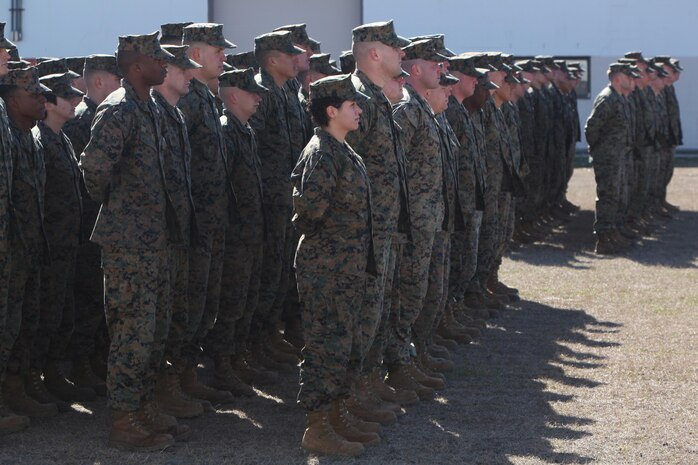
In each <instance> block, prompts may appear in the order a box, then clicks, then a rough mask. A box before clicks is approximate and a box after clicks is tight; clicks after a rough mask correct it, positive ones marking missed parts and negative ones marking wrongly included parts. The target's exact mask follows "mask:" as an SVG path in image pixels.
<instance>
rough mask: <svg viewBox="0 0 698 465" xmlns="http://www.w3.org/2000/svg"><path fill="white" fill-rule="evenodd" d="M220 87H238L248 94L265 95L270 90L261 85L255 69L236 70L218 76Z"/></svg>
mask: <svg viewBox="0 0 698 465" xmlns="http://www.w3.org/2000/svg"><path fill="white" fill-rule="evenodd" d="M218 86H219V87H237V88H240V89H242V90H246V91H247V92H253V93H255V94H263V93H265V92H268V91H269V89H267V88H266V87H264V86H263V85H261V84H259V83H258V82H257V81H256V80H255V78H254V69H252V68H247V69H234V70H232V71H226V72H225V73H223V74H221V75H220V76H218Z"/></svg>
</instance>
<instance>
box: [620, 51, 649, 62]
mask: <svg viewBox="0 0 698 465" xmlns="http://www.w3.org/2000/svg"><path fill="white" fill-rule="evenodd" d="M623 57H624V58H631V59H633V60H635V61H643V62H644V61H645V57H643V56H642V52H626V53H625V54H624V55H623Z"/></svg>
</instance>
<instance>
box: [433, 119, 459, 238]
mask: <svg viewBox="0 0 698 465" xmlns="http://www.w3.org/2000/svg"><path fill="white" fill-rule="evenodd" d="M436 121H437V126H438V129H439V138H440V139H441V156H442V157H443V161H442V166H443V170H444V171H443V179H444V221H443V223H442V229H443V230H444V231H448V232H449V233H452V232H453V231H463V229H464V225H463V210H462V208H461V203H460V193H459V188H458V151H459V150H460V143H459V142H458V138H457V137H456V134H455V133H454V132H453V128H451V125H450V124H449V123H448V119H447V118H446V113H439V114H438V115H436Z"/></svg>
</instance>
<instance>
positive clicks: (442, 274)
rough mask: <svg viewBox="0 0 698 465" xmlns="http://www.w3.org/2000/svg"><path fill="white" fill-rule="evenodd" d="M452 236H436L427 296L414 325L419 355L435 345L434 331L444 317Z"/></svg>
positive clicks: (413, 329) (438, 234)
mask: <svg viewBox="0 0 698 465" xmlns="http://www.w3.org/2000/svg"><path fill="white" fill-rule="evenodd" d="M450 236H451V234H450V233H449V232H448V231H438V232H437V233H436V235H435V236H434V245H433V247H432V249H431V263H430V264H429V278H428V287H427V295H426V296H425V298H424V305H423V306H422V310H421V311H420V312H419V316H417V319H416V320H415V322H414V324H412V333H413V334H414V345H415V348H416V349H417V353H418V354H421V353H425V352H426V351H427V348H428V347H429V345H430V344H432V343H433V340H432V338H433V336H434V330H435V329H436V325H437V324H438V323H439V321H440V320H441V317H442V316H443V313H444V309H445V308H446V299H447V298H448V277H449V272H450V265H449V257H450V254H451V246H450V244H451V241H450Z"/></svg>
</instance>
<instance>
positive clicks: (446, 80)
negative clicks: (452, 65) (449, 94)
mask: <svg viewBox="0 0 698 465" xmlns="http://www.w3.org/2000/svg"><path fill="white" fill-rule="evenodd" d="M459 82H460V79H458V78H457V77H455V76H454V75H453V74H449V73H443V74H441V76H439V85H440V86H453V85H455V84H458V83H459Z"/></svg>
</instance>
